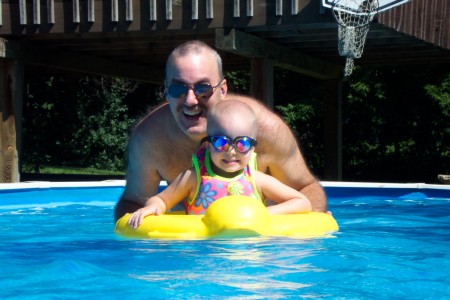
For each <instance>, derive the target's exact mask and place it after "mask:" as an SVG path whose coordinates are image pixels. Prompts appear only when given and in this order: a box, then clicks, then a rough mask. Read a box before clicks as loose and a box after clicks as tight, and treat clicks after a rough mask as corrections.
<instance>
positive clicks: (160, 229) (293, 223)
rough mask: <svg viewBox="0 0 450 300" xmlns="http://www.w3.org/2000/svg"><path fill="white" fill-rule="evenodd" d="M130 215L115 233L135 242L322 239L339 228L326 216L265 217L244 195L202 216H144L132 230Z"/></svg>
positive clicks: (224, 201)
mask: <svg viewBox="0 0 450 300" xmlns="http://www.w3.org/2000/svg"><path fill="white" fill-rule="evenodd" d="M130 216H131V214H126V215H125V216H123V217H122V218H121V219H119V220H118V221H117V223H116V227H115V230H114V231H115V233H116V234H118V235H120V236H124V237H128V238H139V239H153V238H169V239H193V238H208V237H250V236H290V237H301V238H312V237H323V236H327V235H328V234H330V233H332V232H335V231H337V230H338V229H339V227H338V224H337V223H336V220H335V219H334V218H333V217H332V216H331V215H329V214H325V213H319V212H310V213H304V214H289V215H269V213H268V211H267V208H266V207H265V206H264V205H263V204H262V203H261V202H260V201H258V200H256V199H253V198H250V197H246V196H227V197H224V198H222V199H219V200H216V201H214V202H213V203H212V204H211V205H210V206H209V207H208V209H207V210H206V213H205V215H185V214H184V212H172V213H168V214H164V215H160V216H147V217H146V218H145V219H144V220H143V222H142V224H141V225H140V226H139V227H138V228H136V229H133V228H131V227H130V226H129V225H128V219H129V218H130Z"/></svg>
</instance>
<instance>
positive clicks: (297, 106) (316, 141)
mask: <svg viewBox="0 0 450 300" xmlns="http://www.w3.org/2000/svg"><path fill="white" fill-rule="evenodd" d="M274 81H275V83H274V86H275V90H274V103H275V107H274V110H275V112H277V113H279V114H280V116H281V117H282V118H283V119H284V121H285V122H286V123H287V124H288V125H289V127H290V128H291V130H292V132H293V133H294V135H295V136H296V137H297V139H298V141H299V144H300V146H301V150H302V153H303V155H304V156H305V159H306V160H307V162H308V166H309V167H310V168H311V170H312V171H313V172H314V173H315V174H318V175H320V174H322V173H323V170H324V154H323V105H322V103H323V95H324V89H323V86H322V82H321V81H319V80H316V79H313V78H310V77H307V76H304V75H301V74H298V73H293V72H290V71H286V70H278V69H277V70H276V72H275V76H274Z"/></svg>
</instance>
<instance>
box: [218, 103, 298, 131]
mask: <svg viewBox="0 0 450 300" xmlns="http://www.w3.org/2000/svg"><path fill="white" fill-rule="evenodd" d="M231 99H234V100H239V101H242V102H245V103H246V104H248V105H249V106H250V107H251V108H252V109H253V111H254V112H255V114H256V116H257V118H258V126H259V130H258V131H259V133H260V135H264V138H267V139H276V137H277V134H273V133H280V132H281V133H283V134H287V135H288V136H291V130H290V129H289V127H288V126H287V125H286V123H285V122H284V121H283V119H282V118H281V117H280V116H279V115H278V114H276V113H275V112H274V111H273V110H271V109H270V108H269V107H267V105H266V104H265V103H263V102H261V101H259V100H257V99H255V98H252V97H250V96H245V95H237V94H228V95H227V98H226V100H231ZM292 138H294V136H293V135H292Z"/></svg>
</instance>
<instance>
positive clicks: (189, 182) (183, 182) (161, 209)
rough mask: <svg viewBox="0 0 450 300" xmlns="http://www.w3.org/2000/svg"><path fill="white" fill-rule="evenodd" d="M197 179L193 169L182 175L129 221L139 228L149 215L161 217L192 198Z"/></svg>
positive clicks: (152, 198)
mask: <svg viewBox="0 0 450 300" xmlns="http://www.w3.org/2000/svg"><path fill="white" fill-rule="evenodd" d="M196 183H197V178H196V175H195V171H194V170H193V169H189V170H186V171H184V172H182V173H180V174H179V175H178V176H177V178H175V180H174V181H173V182H172V183H171V184H169V185H168V186H167V188H166V189H165V190H163V191H162V192H160V193H159V194H158V195H156V196H153V197H150V198H148V199H147V201H146V202H145V206H144V207H143V208H141V209H138V210H137V211H135V212H134V213H133V214H132V215H131V217H130V218H129V220H128V224H130V225H131V227H133V228H137V227H139V225H140V224H141V223H142V220H144V218H145V217H146V216H148V215H156V216H157V215H161V214H164V213H165V212H166V211H167V210H169V209H171V208H172V207H174V206H175V205H176V204H177V203H179V202H180V201H182V200H183V199H185V198H187V197H188V196H190V193H191V191H193V190H194V188H195V187H196Z"/></svg>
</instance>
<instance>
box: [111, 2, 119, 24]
mask: <svg viewBox="0 0 450 300" xmlns="http://www.w3.org/2000/svg"><path fill="white" fill-rule="evenodd" d="M111 22H119V3H118V0H111Z"/></svg>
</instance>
